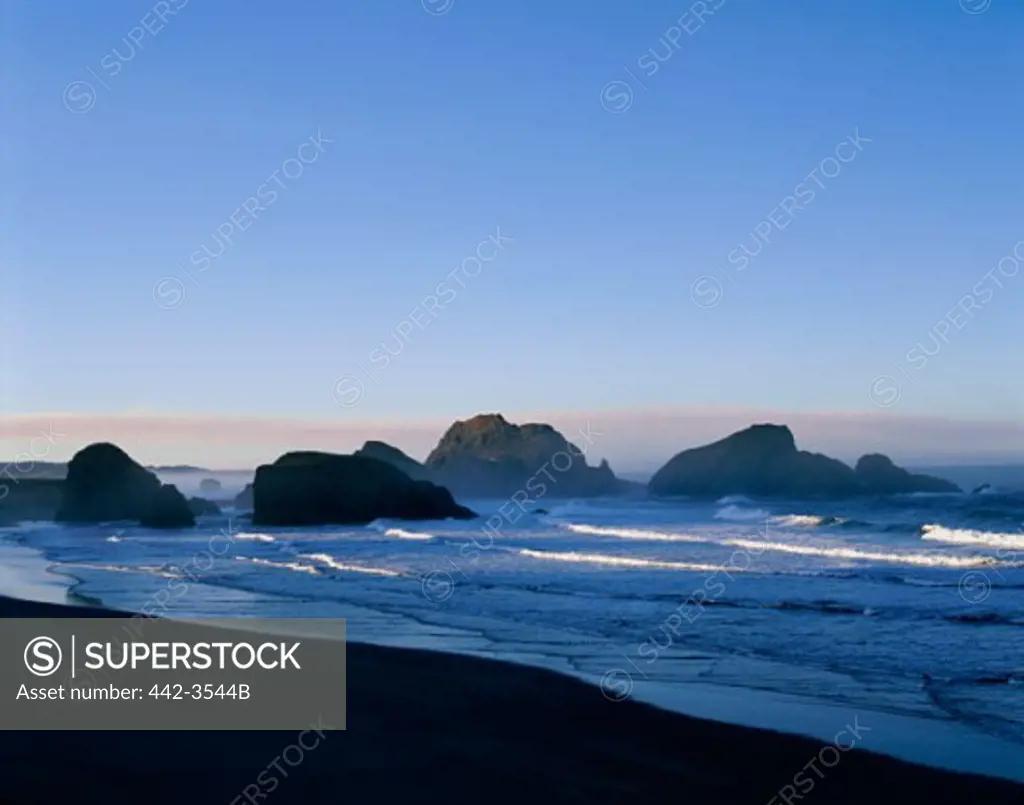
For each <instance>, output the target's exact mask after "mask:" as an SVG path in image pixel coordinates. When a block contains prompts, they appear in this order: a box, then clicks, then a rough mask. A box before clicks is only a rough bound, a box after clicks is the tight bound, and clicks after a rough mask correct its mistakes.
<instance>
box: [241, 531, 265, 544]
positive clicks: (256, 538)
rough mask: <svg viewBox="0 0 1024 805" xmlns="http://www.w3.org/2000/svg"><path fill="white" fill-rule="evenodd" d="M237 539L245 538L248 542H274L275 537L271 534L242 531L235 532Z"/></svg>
mask: <svg viewBox="0 0 1024 805" xmlns="http://www.w3.org/2000/svg"><path fill="white" fill-rule="evenodd" d="M235 539H238V540H245V541H248V542H274V541H275V540H274V538H273V537H272V536H270V534H247V533H245V532H242V533H240V534H235Z"/></svg>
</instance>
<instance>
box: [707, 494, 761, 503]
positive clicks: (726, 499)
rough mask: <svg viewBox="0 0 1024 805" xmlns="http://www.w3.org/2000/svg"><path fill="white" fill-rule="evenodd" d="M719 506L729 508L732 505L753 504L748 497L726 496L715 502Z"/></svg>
mask: <svg viewBox="0 0 1024 805" xmlns="http://www.w3.org/2000/svg"><path fill="white" fill-rule="evenodd" d="M715 502H716V503H717V504H718V505H719V506H728V505H729V504H730V503H753V502H754V501H752V500H751V499H750V498H748V497H747V496H746V495H726V496H725V497H724V498H719V499H718V500H716V501H715Z"/></svg>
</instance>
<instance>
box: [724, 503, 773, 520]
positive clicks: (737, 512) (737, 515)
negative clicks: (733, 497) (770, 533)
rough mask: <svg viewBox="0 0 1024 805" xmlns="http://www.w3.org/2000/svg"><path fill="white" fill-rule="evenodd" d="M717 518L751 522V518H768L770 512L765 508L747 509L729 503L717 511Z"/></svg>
mask: <svg viewBox="0 0 1024 805" xmlns="http://www.w3.org/2000/svg"><path fill="white" fill-rule="evenodd" d="M715 519H716V520H733V521H737V522H741V523H743V522H749V521H751V520H767V519H768V512H766V511H765V510H764V509H746V508H744V507H743V506H736V505H729V506H725V507H724V508H721V509H719V510H718V511H716V512H715Z"/></svg>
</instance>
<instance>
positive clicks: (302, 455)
mask: <svg viewBox="0 0 1024 805" xmlns="http://www.w3.org/2000/svg"><path fill="white" fill-rule="evenodd" d="M253 503H254V507H253V516H252V521H253V523H254V524H257V525H321V524H328V523H335V524H343V525H348V524H352V525H355V524H364V523H369V522H371V521H373V520H376V519H378V518H385V517H387V518H396V519H403V520H443V519H445V518H448V517H452V518H456V519H460V520H464V519H470V518H472V517H475V516H476V515H475V514H474V513H473V512H471V511H470V510H469V509H467V508H465V507H464V506H460V505H458V504H457V503H456V502H455V501H454V500H453V499H452V496H451V493H449V492H448V490H447V489H444V488H443V487H440V486H435V485H434V484H432V483H430V482H428V481H415V480H413V479H412V478H410V477H409V476H408V475H406V474H405V473H403V472H402V471H401V470H399V469H397V468H396V467H393V466H391V465H390V464H388V463H386V462H384V461H379V460H377V459H374V458H366V457H365V456H342V455H334V454H331V453H313V452H299V453H286V454H285V455H283V456H281V457H280V458H279V459H277V461H275V462H274V463H273V464H265V465H263V466H261V467H259V468H258V469H257V470H256V479H255V481H254V483H253Z"/></svg>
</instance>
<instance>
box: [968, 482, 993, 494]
mask: <svg viewBox="0 0 1024 805" xmlns="http://www.w3.org/2000/svg"><path fill="white" fill-rule="evenodd" d="M991 491H992V484H988V483H986V484H981V485H980V486H976V487H974V489H972V490H971V494H972V495H984V494H985V493H986V492H991Z"/></svg>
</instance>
